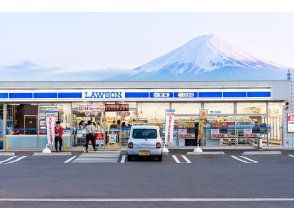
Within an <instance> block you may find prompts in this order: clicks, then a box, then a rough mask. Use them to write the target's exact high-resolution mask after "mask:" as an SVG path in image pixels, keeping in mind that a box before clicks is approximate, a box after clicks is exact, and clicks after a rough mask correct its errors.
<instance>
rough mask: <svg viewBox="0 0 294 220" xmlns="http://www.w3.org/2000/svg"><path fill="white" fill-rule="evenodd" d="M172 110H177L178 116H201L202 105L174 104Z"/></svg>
mask: <svg viewBox="0 0 294 220" xmlns="http://www.w3.org/2000/svg"><path fill="white" fill-rule="evenodd" d="M172 108H173V109H175V110H176V115H197V116H198V115H199V109H200V108H201V103H183V102H179V103H172Z"/></svg>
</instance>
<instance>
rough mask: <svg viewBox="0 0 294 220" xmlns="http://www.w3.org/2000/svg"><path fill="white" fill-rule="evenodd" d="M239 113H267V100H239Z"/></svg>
mask: <svg viewBox="0 0 294 220" xmlns="http://www.w3.org/2000/svg"><path fill="white" fill-rule="evenodd" d="M237 114H253V115H256V114H266V103H265V102H238V103H237Z"/></svg>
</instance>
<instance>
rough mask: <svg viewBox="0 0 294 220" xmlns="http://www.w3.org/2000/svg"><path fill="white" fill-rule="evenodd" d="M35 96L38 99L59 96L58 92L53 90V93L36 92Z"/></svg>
mask: <svg viewBox="0 0 294 220" xmlns="http://www.w3.org/2000/svg"><path fill="white" fill-rule="evenodd" d="M34 98H36V99H46V98H50V99H54V98H57V92H54V93H53V92H51V93H41V92H40V93H34Z"/></svg>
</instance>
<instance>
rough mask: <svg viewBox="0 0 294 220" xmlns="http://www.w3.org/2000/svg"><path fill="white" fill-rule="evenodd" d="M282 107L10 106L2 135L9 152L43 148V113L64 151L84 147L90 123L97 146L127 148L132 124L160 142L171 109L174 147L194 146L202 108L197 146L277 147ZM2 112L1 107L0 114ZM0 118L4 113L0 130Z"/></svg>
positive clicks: (176, 104)
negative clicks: (154, 131) (54, 124)
mask: <svg viewBox="0 0 294 220" xmlns="http://www.w3.org/2000/svg"><path fill="white" fill-rule="evenodd" d="M106 106H107V107H106ZM282 106H283V103H281V102H256V101H255V102H250V103H249V102H241V101H239V102H208V101H202V102H68V103H65V102H64V103H56V102H55V103H54V102H51V103H35V104H32V103H12V104H8V105H7V112H6V116H7V124H6V128H7V129H6V134H7V139H8V140H9V143H10V146H11V147H12V148H13V147H24V148H25V147H30V148H33V147H41V148H42V147H45V145H46V112H48V111H51V112H52V111H54V112H55V120H59V121H60V122H61V126H62V127H63V128H64V136H63V138H64V140H65V143H66V144H65V146H67V147H70V146H84V134H83V126H84V125H85V123H86V122H87V121H88V120H91V121H92V122H93V123H94V124H95V126H96V135H97V139H96V140H97V142H98V144H99V145H101V146H102V145H103V146H108V147H109V146H120V145H122V146H126V145H127V140H128V135H129V133H128V132H129V130H130V128H131V126H132V125H136V124H146V125H157V126H159V127H160V128H161V135H162V138H163V139H164V131H163V130H164V129H163V128H164V123H165V111H166V109H168V108H173V109H175V130H174V147H185V146H195V122H196V121H198V120H199V112H200V109H202V108H204V109H207V110H208V116H207V124H206V127H205V128H204V131H203V136H202V140H201V141H202V145H203V146H204V147H225V146H236V147H237V146H256V144H257V142H256V140H257V136H258V135H260V136H261V137H262V139H263V144H264V145H269V146H281V145H282V139H283V133H282V127H283V124H282V112H283V108H282ZM2 109H3V104H0V112H2V111H3V110H2ZM2 118H3V113H2V114H0V129H1V128H2V127H3V126H1V123H2ZM113 121H114V122H115V124H116V127H115V128H112V126H111V125H112V123H113ZM2 133H3V132H2ZM0 135H1V130H0ZM0 147H1V145H0Z"/></svg>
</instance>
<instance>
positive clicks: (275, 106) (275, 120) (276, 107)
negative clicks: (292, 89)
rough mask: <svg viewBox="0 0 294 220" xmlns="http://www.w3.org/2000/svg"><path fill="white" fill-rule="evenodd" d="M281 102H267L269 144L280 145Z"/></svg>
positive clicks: (281, 135)
mask: <svg viewBox="0 0 294 220" xmlns="http://www.w3.org/2000/svg"><path fill="white" fill-rule="evenodd" d="M282 121H283V103H282V102H269V103H268V126H269V128H270V132H269V144H270V145H279V146H280V145H282V141H283V139H282V138H283V124H282Z"/></svg>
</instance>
